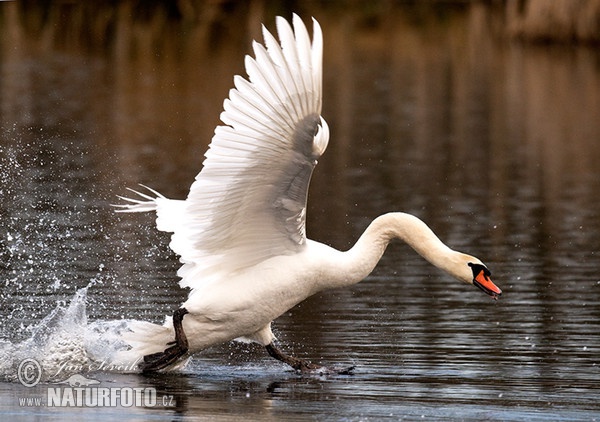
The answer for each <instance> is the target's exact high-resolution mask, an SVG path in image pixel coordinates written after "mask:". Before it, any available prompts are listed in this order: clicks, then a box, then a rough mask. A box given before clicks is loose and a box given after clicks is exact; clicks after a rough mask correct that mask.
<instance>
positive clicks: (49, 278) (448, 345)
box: [0, 1, 600, 421]
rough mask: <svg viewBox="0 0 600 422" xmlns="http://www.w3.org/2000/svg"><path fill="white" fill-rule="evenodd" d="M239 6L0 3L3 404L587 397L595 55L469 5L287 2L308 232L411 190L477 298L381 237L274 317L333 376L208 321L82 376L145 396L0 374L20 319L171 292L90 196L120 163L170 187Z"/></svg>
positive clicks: (120, 191) (413, 405) (141, 310)
mask: <svg viewBox="0 0 600 422" xmlns="http://www.w3.org/2000/svg"><path fill="white" fill-rule="evenodd" d="M248 4H249V6H235V7H233V6H232V7H231V10H229V9H228V10H227V11H225V10H224V9H219V8H218V7H217V6H215V7H214V10H213V9H210V10H208V11H206V13H205V14H203V15H202V17H203V18H202V19H200V20H199V21H198V22H194V23H190V22H189V21H185V20H184V21H177V20H174V18H173V17H170V15H168V14H167V13H162V12H161V10H160V9H157V10H154V11H147V13H145V14H141V15H136V13H134V10H133V9H132V6H131V4H130V3H129V2H122V3H121V4H120V5H119V6H118V7H115V8H114V9H111V8H109V7H108V6H101V5H100V6H98V5H96V6H88V8H87V9H86V7H85V6H77V5H75V4H63V5H62V6H56V7H49V9H48V10H46V11H44V10H45V9H43V6H39V7H33V8H31V9H29V10H28V12H27V13H25V12H24V11H23V10H22V9H20V7H19V6H18V4H17V3H16V2H15V3H2V4H0V28H1V30H0V36H1V38H0V135H1V138H0V169H1V173H0V198H1V200H0V286H1V290H0V304H1V306H0V309H2V311H1V312H2V318H3V323H2V328H1V338H2V340H1V342H0V371H2V376H3V379H4V380H5V382H2V383H0V414H1V415H3V418H4V417H5V418H8V417H10V418H13V419H15V418H16V419H20V418H23V419H25V418H29V417H34V418H38V419H43V420H65V419H66V418H72V417H85V418H86V419H103V420H105V419H106V417H107V416H108V417H117V415H118V416H119V417H122V416H127V417H128V418H130V419H134V420H135V419H139V420H152V419H162V418H165V419H170V420H187V419H195V418H206V419H209V418H215V419H216V418H219V419H223V420H238V419H250V420H284V419H285V420H294V419H299V420H306V419H309V420H310V419H313V420H381V419H384V418H390V419H392V420H401V419H405V420H414V419H425V420H436V419H457V420H518V421H523V420H544V421H546V420H569V421H577V420H582V421H584V420H585V421H589V420H598V419H600V401H599V400H598V399H599V398H600V387H599V386H598V380H600V336H599V333H600V259H599V258H600V257H599V254H600V218H599V214H598V210H599V209H600V195H599V192H600V119H599V118H598V116H599V115H598V110H600V53H599V52H598V49H597V48H594V47H564V46H562V47H561V46H549V45H521V44H518V43H514V42H510V41H509V40H506V39H505V38H504V37H502V35H501V31H498V25H499V18H498V16H497V15H496V14H495V13H494V12H492V11H490V10H488V9H486V8H485V7H484V6H483V5H482V4H479V3H477V4H474V5H470V6H461V7H459V8H448V7H437V8H432V9H431V10H429V9H426V10H423V9H422V8H419V7H414V8H410V7H403V8H393V7H391V6H389V5H388V6H385V7H384V6H378V7H376V8H374V9H373V10H370V9H369V10H357V8H358V7H350V8H348V9H347V10H346V9H343V8H340V7H337V8H336V7H334V6H331V5H328V6H327V7H325V6H318V5H316V4H313V3H308V4H307V5H305V6H303V8H302V9H301V10H299V12H301V14H302V16H303V17H305V20H308V17H309V16H311V15H313V16H315V17H316V18H317V19H318V20H319V21H320V23H321V25H322V27H323V31H324V36H325V59H324V65H325V70H324V72H325V74H324V90H325V92H324V95H325V98H324V110H323V115H324V116H325V118H326V119H327V121H328V123H329V125H330V129H331V140H330V145H329V148H328V150H327V152H326V154H325V155H324V156H323V157H322V158H321V160H320V163H319V165H318V166H317V169H316V172H315V175H314V177H313V182H312V185H311V191H310V198H309V214H308V234H309V237H311V238H313V239H316V240H319V241H322V242H325V243H328V244H330V245H332V246H335V247H337V248H340V249H346V248H348V247H350V246H351V245H352V244H353V242H354V241H355V240H356V239H357V238H358V236H359V235H360V234H361V233H362V231H363V230H364V229H365V227H366V226H367V225H368V223H369V222H370V221H371V220H372V219H373V218H374V217H376V216H377V215H379V214H381V213H384V212H387V211H392V210H398V211H406V212H410V213H413V214H415V215H417V216H419V217H420V218H422V219H423V220H425V221H426V222H427V223H428V224H429V225H430V226H431V227H432V228H433V229H434V231H436V233H437V234H438V235H439V236H440V237H441V238H442V239H443V240H444V241H445V242H446V243H448V244H449V245H450V246H452V247H453V248H456V249H459V250H462V251H465V252H469V253H472V254H475V255H477V256H478V257H479V258H481V259H482V260H483V261H484V262H486V264H487V265H488V266H489V267H490V269H491V270H492V275H493V278H494V280H495V281H496V283H497V284H498V285H499V286H500V287H501V288H502V289H503V291H504V294H503V296H502V298H501V299H500V300H499V301H492V300H490V299H489V298H488V297H487V296H485V295H483V294H481V292H479V291H478V290H477V289H475V288H472V287H470V286H467V285H462V284H460V283H457V282H455V281H454V280H452V279H450V278H449V277H448V276H447V275H445V274H442V273H441V272H440V271H439V270H437V269H435V268H433V267H432V266H431V265H429V264H428V263H426V262H425V261H423V260H422V259H421V258H420V257H419V256H418V255H417V254H416V253H414V252H413V251H412V250H411V249H410V248H408V247H407V246H405V245H403V244H400V243H394V244H392V245H390V247H389V248H388V250H387V252H386V254H385V255H384V258H383V259H382V261H381V262H380V264H379V265H378V267H377V268H376V269H375V271H374V272H373V273H372V274H371V275H370V276H369V277H368V278H367V279H366V280H365V281H363V282H362V283H360V284H358V285H356V286H354V287H353V288H350V289H345V290H336V291H330V292H325V293H322V294H319V295H317V296H315V297H312V298H310V299H308V300H307V301H305V302H303V303H301V304H300V305H298V306H297V307H295V308H293V309H292V310H290V311H289V312H288V313H286V314H285V315H283V316H281V317H280V318H279V319H277V320H276V321H275V323H274V331H275V333H276V335H277V336H278V338H279V339H280V342H281V344H282V346H283V347H284V348H285V349H287V350H289V351H293V352H294V353H295V354H296V355H298V356H300V357H304V358H307V359H311V360H313V361H317V362H323V363H325V364H336V365H355V366H356V370H355V374H354V375H351V376H329V377H319V376H300V375H297V374H295V373H293V372H291V371H288V369H287V368H286V367H284V366H282V365H281V364H279V363H278V362H276V361H274V360H272V359H271V358H269V357H268V356H267V355H266V353H265V352H264V350H262V348H261V347H258V346H252V345H240V344H227V345H222V346H218V347H215V348H213V349H210V350H207V351H205V352H203V353H200V354H198V355H197V356H195V357H194V359H193V361H192V363H191V364H190V365H189V366H188V367H187V368H186V369H185V370H184V371H183V372H179V373H174V374H167V375H156V376H141V375H137V374H118V373H114V372H105V371H102V370H100V371H95V372H91V373H90V372H85V373H84V375H85V376H86V377H88V378H90V379H94V380H96V381H100V385H101V386H105V387H106V386H109V387H130V388H141V387H143V388H150V387H152V388H155V389H156V392H157V396H158V397H159V398H160V400H162V398H165V400H167V401H166V402H164V403H163V402H160V404H161V405H159V406H156V407H154V408H149V407H136V406H133V407H127V408H124V407H92V408H86V407H83V408H81V407H58V408H55V407H48V406H35V405H31V406H28V405H20V402H19V399H21V398H24V397H25V398H27V397H46V394H47V390H48V388H50V387H55V386H56V385H53V384H47V383H41V384H38V385H37V386H35V387H33V388H27V387H25V386H23V385H21V384H20V383H18V382H14V381H15V377H14V373H15V371H16V370H17V366H18V364H19V361H17V359H16V357H20V358H23V357H26V356H27V353H28V349H27V347H30V346H31V344H32V343H31V338H32V337H35V336H36V333H40V330H41V328H43V330H42V331H43V333H48V332H56V331H57V330H58V331H60V330H62V332H64V333H66V334H67V338H68V337H69V336H68V334H69V333H70V331H69V330H71V329H73V330H75V331H76V330H80V329H83V330H85V329H87V328H86V327H88V326H89V325H90V324H94V323H95V322H98V321H100V322H106V321H115V320H122V319H124V318H125V319H126V318H136V319H143V320H148V321H153V322H160V321H162V319H163V318H164V316H165V315H170V314H171V313H172V312H173V310H174V309H176V308H177V307H178V306H179V304H180V303H181V302H182V301H183V300H184V299H185V297H186V291H184V290H181V289H179V288H178V286H177V280H178V279H177V277H176V276H175V271H176V269H177V267H178V262H177V257H176V256H175V255H174V254H172V253H171V252H170V250H169V249H168V242H169V238H168V236H166V235H165V234H164V233H158V232H156V230H155V229H154V227H153V226H154V219H153V217H152V216H151V215H138V214H125V215H123V214H115V213H114V212H113V208H112V207H111V206H110V204H111V203H114V202H117V201H118V200H117V198H116V195H126V194H127V190H126V188H127V187H134V188H135V187H136V186H137V183H143V184H146V185H148V186H151V187H153V188H155V189H157V190H158V191H160V192H161V193H163V194H165V195H166V196H169V197H174V198H183V197H185V195H186V193H187V189H188V188H189V185H190V184H191V182H192V180H193V178H194V176H195V175H196V174H197V172H198V171H199V170H200V168H201V162H202V159H203V153H204V151H205V150H206V147H207V145H208V143H209V141H210V138H211V135H212V131H213V130H214V126H215V125H216V124H217V123H218V116H219V113H220V111H221V107H222V101H223V99H224V98H225V97H226V96H227V92H228V90H229V88H231V86H232V76H233V75H234V74H236V73H242V72H243V59H242V58H243V55H244V54H246V53H249V52H250V48H249V45H250V40H251V39H252V38H253V37H254V38H259V37H260V29H259V28H260V22H263V21H264V22H266V23H267V25H269V27H270V28H272V27H273V25H272V23H273V20H272V17H273V15H274V13H275V11H273V10H271V8H269V7H267V6H265V4H264V3H262V2H258V1H257V2H250V3H248ZM376 4H377V5H379V3H376ZM382 4H383V3H382ZM385 4H388V3H385ZM94 7H97V8H98V9H99V10H93V8H94ZM102 7H105V8H106V9H103V8H102ZM366 9H368V8H366ZM90 10H92V11H95V12H97V13H95V14H92V15H90V13H89V12H90ZM100 12H102V13H100ZM276 12H277V13H285V14H286V16H289V14H290V13H289V11H286V10H285V9H284V8H283V7H281V8H280V9H277V11H276ZM65 16H68V17H69V19H63V18H64V17H65ZM90 16H95V18H91V17H90ZM132 16H138V17H137V18H136V17H132ZM61 17H62V18H61ZM81 33H84V34H87V35H86V36H85V37H82V36H81V35H80V34H81ZM84 287H87V290H84V291H80V290H79V289H82V288H84ZM78 291H79V296H77V295H76V293H77V292H78ZM70 303H72V306H71V311H73V312H72V313H68V312H66V309H67V308H68V306H69V304H70ZM64 312H66V315H67V318H62V319H61V318H60V317H61V315H63V313H64ZM48 316H52V317H53V319H51V320H50V319H48V318H46V317H48ZM44 318H46V319H45V320H44ZM43 320H44V321H45V322H42V321H43ZM71 323H73V324H74V325H71ZM71 327H73V328H71ZM82 327H83V328H82ZM44 330H46V331H44ZM75 331H73V333H75ZM77 332H79V331H77ZM38 337H39V334H38ZM74 337H76V336H75V334H74ZM44 338H45V337H44ZM40 341H42V346H43V339H42V340H40ZM36 344H37V345H38V346H40V344H39V342H38V343H36ZM32 353H33V352H32ZM35 353H39V350H36V351H35ZM36 356H37V355H36Z"/></svg>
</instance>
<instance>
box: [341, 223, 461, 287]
mask: <svg viewBox="0 0 600 422" xmlns="http://www.w3.org/2000/svg"><path fill="white" fill-rule="evenodd" d="M395 238H398V239H401V240H403V241H404V242H406V243H407V244H408V245H409V246H411V247H412V248H413V249H414V250H415V251H416V252H418V253H419V254H420V255H421V256H422V257H423V258H425V259H426V260H427V261H429V262H430V263H432V264H433V265H435V266H436V267H438V268H440V269H442V270H444V271H446V272H448V273H450V274H451V275H453V276H455V277H456V276H457V274H456V271H455V266H456V265H457V262H458V260H459V255H462V254H461V253H460V252H456V251H454V250H452V249H450V248H449V247H448V246H446V245H445V244H444V243H442V241H441V240H440V239H439V238H438V237H437V236H436V235H435V233H433V231H432V230H431V229H430V228H429V227H428V226H427V225H426V224H425V223H424V222H423V221H421V220H420V219H418V218H417V217H415V216H413V215H410V214H405V213H401V212H395V213H389V214H384V215H382V216H380V217H378V218H376V219H375V220H373V222H372V223H371V224H370V225H369V227H367V229H366V230H365V232H364V233H363V234H362V236H361V237H360V239H359V240H358V241H357V242H356V244H355V245H354V246H353V247H352V248H351V249H350V250H349V251H347V252H344V253H343V255H344V258H343V264H342V265H343V267H344V268H343V271H344V272H345V273H346V274H347V277H345V279H344V280H339V283H340V284H342V285H344V284H346V285H347V284H354V283H358V282H359V281H361V280H362V279H363V278H365V277H366V276H367V275H369V274H370V273H371V271H373V269H374V268H375V266H376V265H377V263H378V262H379V260H380V259H381V256H382V255H383V253H384V251H385V249H386V247H387V245H388V244H389V243H390V241H391V240H393V239H395Z"/></svg>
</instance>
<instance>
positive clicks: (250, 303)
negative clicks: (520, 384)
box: [122, 16, 501, 370]
mask: <svg viewBox="0 0 600 422" xmlns="http://www.w3.org/2000/svg"><path fill="white" fill-rule="evenodd" d="M293 22H294V30H293V31H292V29H291V27H290V26H289V24H288V23H287V22H286V21H285V20H283V19H282V18H278V20H277V27H278V32H279V38H280V40H281V44H279V43H277V42H276V40H275V38H274V37H273V36H272V35H271V34H270V33H269V32H267V31H266V30H264V35H265V45H266V47H267V48H266V49H265V48H264V47H263V46H261V45H260V44H257V43H255V44H254V50H255V54H256V59H251V58H248V57H247V58H246V70H247V72H248V74H249V76H250V81H246V80H244V79H242V78H240V77H236V78H235V79H234V80H235V85H236V89H233V90H231V91H230V98H229V99H228V100H226V102H225V111H224V113H223V114H222V115H221V119H222V120H223V122H224V123H225V124H226V125H228V126H219V127H217V129H216V130H215V136H214V137H213V140H212V143H211V146H210V149H209V151H208V152H207V154H206V157H207V158H206V160H205V162H204V166H203V169H202V171H201V172H200V174H199V175H198V176H197V178H196V181H195V182H194V183H193V185H192V187H191V189H190V194H189V196H188V198H187V199H186V200H185V201H181V200H171V199H167V198H165V197H163V196H162V195H160V194H158V193H157V192H154V191H152V192H154V193H155V194H156V197H150V196H148V195H144V194H140V195H141V196H143V197H144V198H145V199H146V200H133V199H128V198H124V199H126V200H128V201H130V202H132V203H133V204H131V205H124V206H123V209H122V211H130V212H131V211H133V212H136V211H156V213H157V227H158V229H160V230H164V231H168V232H172V233H173V236H172V241H171V248H172V249H173V250H174V251H175V252H176V253H178V254H179V255H180V256H181V261H182V262H183V264H184V265H183V266H182V267H181V269H180V271H179V272H178V274H179V275H180V276H181V277H182V281H181V283H180V284H181V286H182V287H190V288H191V289H192V290H191V292H190V295H189V297H188V300H187V301H186V302H185V303H184V304H183V305H182V307H181V308H180V309H179V310H178V311H176V313H175V314H174V317H173V320H172V321H171V320H168V321H167V322H166V323H165V325H164V326H157V325H154V324H149V323H139V324H138V325H135V326H133V327H132V330H133V333H131V334H130V336H129V338H128V341H129V343H130V344H131V345H132V346H133V349H132V353H133V354H137V355H145V364H143V365H142V367H143V369H145V370H161V369H167V368H173V367H176V366H177V365H179V364H180V363H181V362H182V361H183V360H184V358H185V357H186V356H188V355H189V354H191V353H193V352H195V351H199V350H203V349H206V348H207V347H210V346H212V345H215V344H218V343H222V342H226V341H229V340H232V339H243V340H248V341H254V342H257V343H260V344H262V345H265V346H266V347H267V350H268V351H269V353H270V354H271V355H272V356H274V357H276V358H277V359H280V360H282V361H284V362H286V363H288V364H290V365H292V366H293V367H294V368H296V369H315V367H314V365H311V364H306V363H304V362H302V361H299V360H298V359H295V358H292V357H289V356H286V355H284V354H283V353H282V352H281V351H279V350H278V349H276V348H275V346H274V345H273V340H274V336H273V334H272V332H271V321H273V320H274V319H276V318H277V317H279V316H280V315H281V314H283V313H284V312H286V311H287V310H288V309H290V308H292V307H293V306H295V305H296V304H298V303H300V302H301V301H303V300H304V299H306V298H307V297H309V296H311V295H313V294H315V293H317V292H319V291H322V290H325V289H330V288H334V287H343V286H348V285H352V284H355V283H358V282H359V281H361V280H362V279H364V278H365V277H366V276H367V275H368V274H369V273H370V272H371V271H372V270H373V268H374V267H375V265H377V262H378V261H379V259H380V258H381V256H382V254H383V253H384V251H385V248H386V247H387V245H388V244H389V242H390V241H391V240H392V239H394V238H400V239H402V240H404V241H405V242H407V243H408V244H409V245H410V246H412V247H413V248H414V249H415V250H416V251H417V252H418V253H419V254H421V255H422V256H423V257H424V258H425V259H427V260H428V261H429V262H431V263H432V264H434V265H435V266H437V267H439V268H441V269H443V270H445V271H447V272H448V273H449V274H451V275H452V276H454V277H456V278H457V279H459V280H462V281H465V282H467V283H471V284H476V285H477V286H478V287H480V288H481V289H482V290H484V291H485V292H486V293H488V294H489V295H491V296H492V297H494V298H497V297H498V296H499V295H500V294H501V291H500V289H498V288H497V287H496V286H495V285H494V284H493V283H492V282H491V280H490V279H489V271H488V270H487V268H486V267H485V266H484V265H483V264H482V263H481V261H479V260H478V259H477V258H475V257H472V256H470V255H466V254H462V253H460V252H456V251H453V250H452V249H450V248H448V247H447V246H446V245H444V244H443V243H442V242H441V241H440V240H439V239H438V238H437V236H436V235H435V234H434V233H433V232H432V231H431V230H430V229H429V228H428V227H427V225H425V223H423V222H422V221H421V220H419V219H418V218H416V217H414V216H412V215H409V214H405V213H390V214H385V215H383V216H380V217H378V218H377V219H375V220H374V221H373V222H372V223H371V225H370V226H369V227H368V228H367V230H366V231H365V232H364V234H363V235H362V236H361V238H360V239H359V240H358V242H357V243H356V245H355V246H354V247H353V248H351V249H350V250H349V251H346V252H341V251H338V250H335V249H333V248H331V247H329V246H327V245H324V244H322V243H319V242H314V241H311V240H308V239H307V238H306V234H305V221H306V218H305V213H306V197H307V191H308V184H309V181H310V176H311V174H312V170H313V168H314V166H315V165H316V163H317V159H318V158H319V157H320V155H321V154H322V153H323V152H324V151H325V148H326V147H327V142H328V140H329V129H328V127H327V124H326V123H325V121H324V120H323V118H322V117H321V116H320V112H321V55H322V35H321V30H320V28H319V25H318V23H317V22H316V21H314V22H313V26H314V35H313V41H312V44H311V42H310V39H309V36H308V33H307V31H306V28H305V27H304V24H303V23H302V21H301V20H300V19H299V18H298V17H297V16H294V21H293ZM184 315H185V318H184ZM174 335H175V340H176V341H175V342H172V340H173V336H174ZM173 343H175V345H174V346H171V347H167V344H173ZM165 349H166V350H165ZM163 350H164V352H163Z"/></svg>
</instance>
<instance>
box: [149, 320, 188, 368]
mask: <svg viewBox="0 0 600 422" xmlns="http://www.w3.org/2000/svg"><path fill="white" fill-rule="evenodd" d="M187 313H188V311H187V309H185V308H179V309H177V310H176V311H175V312H174V313H173V328H174V329H175V341H172V342H170V343H167V344H172V346H171V347H169V348H167V349H165V351H164V352H158V353H153V354H151V355H146V356H144V362H143V363H141V364H140V369H141V370H142V371H143V372H154V371H160V370H161V369H165V368H167V367H168V366H170V365H172V364H173V363H175V362H176V361H177V360H178V359H179V358H181V357H182V356H183V355H185V354H186V353H187V351H188V341H187V337H186V335H185V333H184V331H183V325H182V322H183V316H184V315H185V314H187Z"/></svg>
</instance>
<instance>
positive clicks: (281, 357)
mask: <svg viewBox="0 0 600 422" xmlns="http://www.w3.org/2000/svg"><path fill="white" fill-rule="evenodd" d="M265 347H266V349H267V352H268V353H269V355H270V356H271V357H273V358H275V359H277V360H278V361H281V362H283V363H285V364H287V365H289V366H291V367H292V368H294V370H295V371H296V372H299V373H302V374H314V375H331V374H337V375H352V373H353V371H354V366H350V367H347V368H328V367H326V366H321V365H316V364H314V363H312V362H309V361H307V360H304V359H300V358H297V357H294V356H290V355H287V354H285V353H283V352H282V351H281V350H280V349H279V348H277V347H275V345H274V344H273V343H271V344H268V345H266V346H265Z"/></svg>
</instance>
